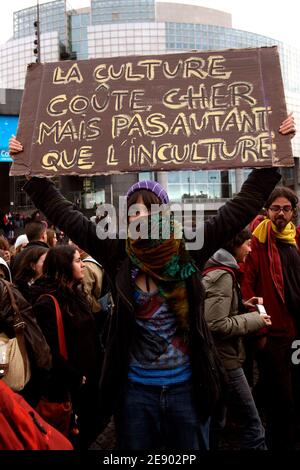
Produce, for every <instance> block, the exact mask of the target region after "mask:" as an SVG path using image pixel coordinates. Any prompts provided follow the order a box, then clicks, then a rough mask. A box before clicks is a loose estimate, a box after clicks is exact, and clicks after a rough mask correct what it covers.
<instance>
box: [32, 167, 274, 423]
mask: <svg viewBox="0 0 300 470" xmlns="http://www.w3.org/2000/svg"><path fill="white" fill-rule="evenodd" d="M279 179H280V175H279V174H278V173H277V171H276V170H275V169H274V168H271V169H261V170H254V171H253V172H252V173H251V174H250V175H249V177H248V179H247V181H246V182H245V183H244V184H243V186H242V189H241V191H240V193H239V194H238V195H237V196H235V197H234V198H233V199H232V200H230V201H228V202H227V203H226V204H225V205H224V206H223V207H222V208H221V209H220V210H219V212H218V214H217V215H216V216H215V217H212V218H211V219H209V220H208V221H206V222H205V223H204V244H203V247H202V248H201V249H200V250H197V251H191V255H192V256H193V257H194V259H195V262H196V264H197V267H198V269H199V272H201V271H202V269H203V266H204V264H205V262H206V261H207V260H208V259H209V257H210V256H211V255H212V254H213V253H214V252H215V251H217V250H218V249H219V248H220V247H221V246H222V245H223V244H224V243H225V242H226V241H228V240H230V239H231V238H232V237H233V236H234V235H235V234H237V233H238V232H239V231H241V230H242V229H243V228H244V227H245V226H246V225H247V224H248V223H249V222H250V221H251V220H252V219H253V218H254V216H256V215H257V213H258V211H259V210H260V209H261V208H262V207H263V204H264V202H265V201H266V199H267V198H268V196H269V194H270V193H271V191H272V190H273V189H274V187H275V185H276V184H277V182H278V181H279ZM25 190H26V191H27V193H28V194H29V196H30V197H31V199H32V200H33V202H34V203H35V205H36V207H38V208H39V209H40V210H41V211H42V212H43V213H44V214H45V215H46V216H47V218H48V219H49V220H51V221H52V223H54V224H55V225H57V226H58V227H59V228H60V229H61V230H63V231H64V232H65V233H66V234H67V235H68V236H69V237H70V238H71V239H72V240H73V241H74V242H75V243H76V244H77V245H78V246H80V247H81V248H82V249H83V250H85V251H86V252H87V253H89V254H90V255H91V256H92V257H93V258H95V259H96V260H98V261H99V262H100V263H101V265H102V266H103V267H104V269H105V270H106V272H107V273H108V274H109V275H110V277H111V279H113V281H114V286H115V310H114V314H113V315H112V319H111V324H110V329H109V334H108V341H107V348H106V353H105V357H104V364H103V369H102V376H101V383H100V393H101V395H100V396H101V408H102V419H103V425H104V424H105V422H106V419H107V418H108V417H109V416H110V415H111V414H112V412H113V411H114V409H115V407H116V406H117V403H118V398H119V397H120V396H121V393H122V385H123V384H124V383H125V381H126V380H127V373H128V364H129V357H130V348H131V345H132V341H133V338H134V333H135V325H136V323H135V314H134V306H133V287H132V284H131V274H130V273H131V263H130V260H129V258H128V257H127V255H126V252H125V242H124V240H110V239H106V240H101V239H99V238H98V237H97V233H96V225H95V224H93V223H92V222H90V221H89V220H88V219H87V218H86V217H84V216H83V215H82V214H81V213H80V212H79V211H78V210H76V209H75V208H74V206H73V204H72V203H71V202H69V201H67V200H66V199H65V198H64V197H63V196H62V195H61V194H60V193H59V191H58V190H57V188H56V187H55V186H54V184H53V183H52V182H50V181H48V180H45V179H42V178H32V179H31V180H30V181H29V182H28V183H27V184H26V185H25ZM199 272H198V273H196V274H194V275H193V276H192V277H191V278H189V279H188V281H187V283H186V284H187V291H188V299H189V305H190V331H191V333H190V352H191V354H190V358H191V366H192V377H193V384H194V392H195V398H196V402H197V404H198V410H199V413H200V415H201V416H202V418H203V419H206V418H207V417H208V416H209V415H210V414H211V413H212V410H213V407H214V406H215V404H216V401H217V399H218V398H219V396H220V392H221V389H220V377H219V372H218V364H217V359H216V356H215V351H214V347H213V344H212V340H211V336H210V334H209V332H208V329H207V325H206V322H205V320H204V314H203V312H204V291H203V287H202V283H201V276H200V274H199Z"/></svg>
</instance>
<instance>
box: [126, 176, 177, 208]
mask: <svg viewBox="0 0 300 470" xmlns="http://www.w3.org/2000/svg"><path fill="white" fill-rule="evenodd" d="M140 189H147V190H148V191H151V192H152V193H153V194H155V195H156V196H157V197H158V198H159V199H160V201H161V202H162V203H163V204H168V203H169V196H168V194H167V192H166V191H165V190H164V188H163V187H162V186H161V185H160V184H159V183H157V182H156V181H150V180H144V181H138V182H137V183H134V184H133V185H132V186H130V188H129V189H128V191H127V193H126V197H127V198H128V197H129V196H130V195H131V194H132V193H135V191H139V190H140Z"/></svg>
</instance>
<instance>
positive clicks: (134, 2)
mask: <svg viewBox="0 0 300 470" xmlns="http://www.w3.org/2000/svg"><path fill="white" fill-rule="evenodd" d="M137 21H155V1H154V0H110V1H107V0H91V23H92V25H96V24H103V23H123V22H126V23H128V22H132V23H134V22H137Z"/></svg>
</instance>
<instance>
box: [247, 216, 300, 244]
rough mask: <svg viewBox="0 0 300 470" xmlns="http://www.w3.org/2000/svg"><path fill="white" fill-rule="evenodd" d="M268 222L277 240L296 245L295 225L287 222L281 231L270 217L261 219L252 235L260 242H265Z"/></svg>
mask: <svg viewBox="0 0 300 470" xmlns="http://www.w3.org/2000/svg"><path fill="white" fill-rule="evenodd" d="M269 224H272V230H273V232H274V233H275V236H276V238H277V239H278V240H281V241H283V242H284V243H289V244H290V245H296V227H295V225H294V224H293V223H292V222H289V223H288V224H287V225H286V226H285V228H284V230H283V231H282V232H279V231H278V230H277V228H276V226H275V225H274V224H273V222H271V220H270V219H265V220H263V221H262V222H261V223H260V224H259V225H258V226H257V227H256V229H255V230H254V231H253V235H254V236H255V237H256V238H258V240H259V241H260V242H261V243H266V240H267V235H268V227H269Z"/></svg>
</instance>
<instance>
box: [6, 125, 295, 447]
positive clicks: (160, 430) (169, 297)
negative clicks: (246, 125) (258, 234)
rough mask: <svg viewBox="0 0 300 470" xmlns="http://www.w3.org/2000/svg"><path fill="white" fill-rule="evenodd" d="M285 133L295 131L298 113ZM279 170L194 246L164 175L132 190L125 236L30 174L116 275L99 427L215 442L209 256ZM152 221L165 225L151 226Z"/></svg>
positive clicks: (218, 379) (217, 373)
mask: <svg viewBox="0 0 300 470" xmlns="http://www.w3.org/2000/svg"><path fill="white" fill-rule="evenodd" d="M287 132H294V122H293V119H292V117H291V116H290V117H289V118H287V120H286V126H285V127H284V133H287ZM10 150H11V152H12V153H13V152H18V151H21V150H22V145H21V144H20V143H19V142H18V141H16V139H15V138H13V139H11V141H10ZM279 179H280V175H279V174H278V172H277V170H276V168H263V169H261V170H257V169H256V170H253V171H252V172H251V174H250V175H249V176H248V178H247V180H246V181H245V183H244V184H243V186H242V188H241V191H240V192H239V193H238V194H237V195H236V196H235V197H234V198H233V199H232V200H229V201H228V202H227V203H226V204H225V205H224V206H223V207H221V209H220V210H219V212H218V214H217V215H216V216H215V217H212V218H211V219H210V220H209V221H205V222H204V242H203V246H202V248H201V249H197V250H191V251H188V250H187V249H186V245H185V241H184V239H183V238H179V237H177V236H175V234H176V233H178V231H177V228H178V227H177V224H176V221H174V219H173V218H172V217H171V216H170V214H169V213H168V204H167V203H168V196H167V193H166V191H165V190H164V189H163V188H162V186H160V185H159V184H158V183H156V182H153V181H143V182H139V183H135V184H134V185H133V186H132V187H131V188H130V189H129V190H128V192H127V209H128V212H129V214H130V215H129V216H128V222H129V230H128V235H127V239H124V240H123V239H118V238H117V237H116V238H106V239H103V237H101V236H98V235H99V229H98V227H97V226H96V224H93V223H92V222H91V221H90V220H88V218H86V217H85V216H84V215H83V214H82V213H81V212H79V211H78V210H76V208H74V205H73V204H72V203H71V202H68V201H67V200H66V199H65V198H64V197H63V196H62V194H61V193H60V192H59V191H58V189H57V188H56V187H55V185H54V184H53V182H51V181H50V180H47V179H46V178H35V177H33V178H31V179H30V180H29V181H28V182H27V183H26V185H25V187H24V189H25V190H26V192H27V193H28V195H29V196H30V197H31V199H32V201H33V202H34V204H35V206H36V207H37V208H38V209H39V210H41V211H42V212H43V213H44V214H45V215H46V217H47V218H48V219H49V220H51V221H52V223H54V224H55V225H56V226H57V227H58V228H59V229H60V230H63V231H64V232H65V233H66V234H67V235H68V237H70V238H71V239H72V240H73V241H74V243H76V244H77V245H78V246H80V247H81V248H82V249H83V250H84V251H86V252H87V253H89V254H90V255H91V256H92V257H93V258H95V259H96V260H97V261H98V262H99V263H100V264H101V265H102V266H103V268H104V269H105V271H106V273H107V275H108V276H109V278H110V279H111V283H112V290H113V296H114V311H113V313H112V315H111V317H110V322H109V328H108V331H107V337H106V342H105V351H104V358H103V366H102V374H101V380H100V392H99V393H100V396H99V411H98V413H99V431H101V430H103V429H104V428H105V426H106V425H107V423H108V422H109V420H110V418H111V416H112V415H113V416H114V419H115V424H116V432H117V447H118V449H120V450H158V451H159V450H161V449H163V450H169V451H170V450H174V449H176V451H184V450H187V449H189V451H191V450H205V449H208V448H209V423H210V417H211V416H212V414H214V413H215V411H216V409H217V408H219V407H220V402H221V400H222V397H223V395H224V389H223V387H224V377H223V369H222V366H221V364H220V361H219V358H218V355H217V353H216V349H215V346H214V343H213V340H212V337H211V335H210V333H209V331H208V328H207V324H206V322H205V318H204V312H203V304H204V297H205V295H204V289H203V286H202V282H201V274H200V273H201V272H202V269H203V266H204V264H205V262H206V261H207V260H208V259H209V257H210V256H211V255H212V254H213V253H214V252H216V251H217V250H218V249H219V248H221V247H222V246H223V245H224V243H226V242H227V241H229V240H230V239H232V238H233V237H234V236H235V235H236V234H237V233H239V232H240V231H241V230H242V229H243V228H244V227H245V226H246V225H247V224H248V223H249V222H250V221H251V220H252V219H253V217H254V216H255V215H257V213H258V212H259V210H260V209H261V208H262V206H263V204H264V202H265V201H266V199H267V198H268V196H269V194H270V193H271V191H272V190H273V188H274V187H275V185H276V184H277V182H278V181H279ZM158 204H159V205H162V207H161V208H160V209H159V211H158V210H157V207H158V206H157V205H158ZM153 205H155V207H154V209H155V211H154V212H153V207H152V206H153ZM133 208H137V210H136V212H134V210H132V209H133ZM147 222H148V223H147ZM153 224H154V227H153V228H155V229H159V230H155V231H152V230H151V228H152V225H153ZM139 225H140V227H142V226H143V227H146V232H145V233H143V236H142V235H141V236H136V232H138V226H139ZM167 225H168V227H169V234H168V235H167V236H164V235H163V234H165V233H166V232H167V231H165V230H164V228H165V227H166V226H167ZM135 229H136V230H135ZM140 233H142V232H140ZM153 233H155V234H157V233H158V236H153ZM144 235H146V236H144Z"/></svg>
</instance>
